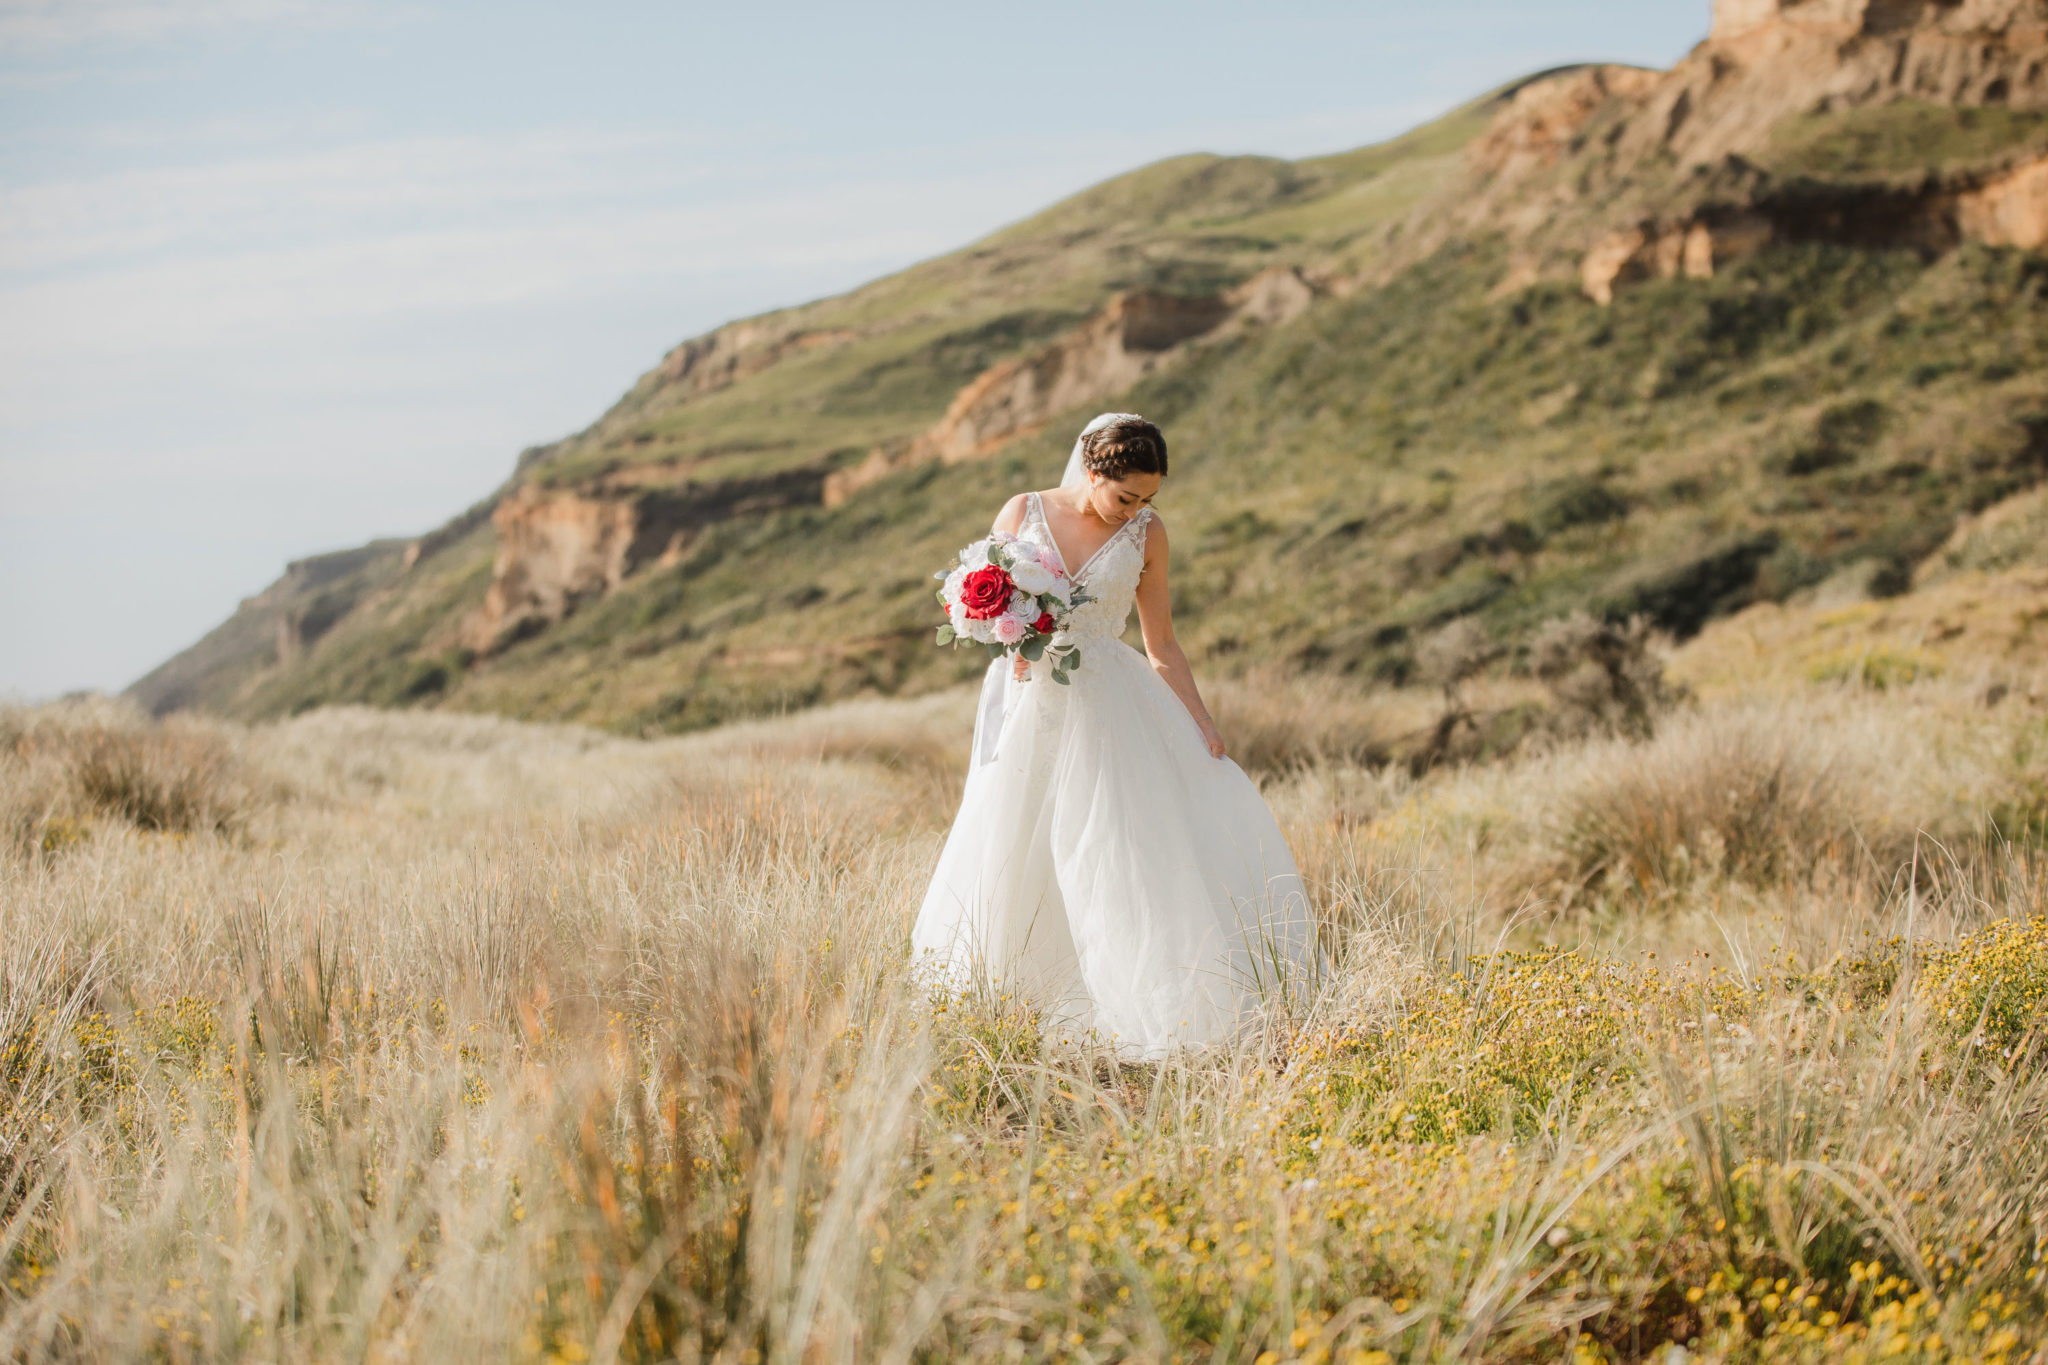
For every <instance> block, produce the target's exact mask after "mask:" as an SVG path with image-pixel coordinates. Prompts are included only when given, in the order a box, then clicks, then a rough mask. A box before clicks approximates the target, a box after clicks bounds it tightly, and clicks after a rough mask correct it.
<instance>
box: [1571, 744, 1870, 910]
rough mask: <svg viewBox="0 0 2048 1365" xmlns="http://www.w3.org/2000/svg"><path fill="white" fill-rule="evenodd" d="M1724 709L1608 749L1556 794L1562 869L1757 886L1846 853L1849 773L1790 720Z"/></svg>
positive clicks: (1653, 880) (1580, 880) (1850, 832)
mask: <svg viewBox="0 0 2048 1365" xmlns="http://www.w3.org/2000/svg"><path fill="white" fill-rule="evenodd" d="M1732 719H1733V718H1731V717H1727V716H1725V715H1724V716H1721V717H1717V718H1716V719H1715V720H1714V721H1713V722H1711V723H1707V724H1701V723H1698V722H1695V723H1693V724H1690V725H1686V726H1681V727H1674V728H1673V729H1672V730H1671V731H1670V732H1669V733H1668V734H1667V735H1666V736H1664V737H1663V738H1661V739H1659V740H1657V741H1653V742H1652V743H1650V744H1647V745H1643V746H1640V747H1637V748H1633V749H1629V750H1623V751H1617V752H1613V753H1611V754H1610V755H1608V757H1609V763H1608V764H1606V765H1603V766H1602V768H1601V769H1599V770H1596V771H1595V772H1593V773H1591V774H1589V775H1588V776H1587V778H1586V779H1585V780H1584V782H1583V783H1582V785H1581V786H1580V787H1579V788H1578V790H1576V791H1574V792H1571V793H1569V794H1568V795H1566V796H1565V800H1564V809H1563V811H1562V812H1561V813H1560V816H1559V821H1560V826H1561V839H1560V843H1561V846H1562V847H1561V851H1562V853H1563V855H1564V858H1565V860H1566V861H1565V863H1564V866H1563V867H1562V868H1561V869H1560V872H1561V874H1562V877H1563V878H1564V879H1565V880H1566V881H1568V882H1569V883H1570V884H1572V885H1574V886H1578V887H1584V888H1588V889H1594V890H1605V891H1609V892H1624V891H1625V892H1631V893H1637V894H1646V895H1656V894H1662V893H1667V892H1670V891H1672V890H1674V889H1680V888H1683V887H1684V886H1685V885H1687V884H1688V883H1689V882H1691V881H1692V880H1693V879H1694V878H1696V877H1700V876H1723V877H1727V878H1730V879H1733V880H1737V881H1743V882H1748V883H1751V884H1769V883H1771V882H1775V881H1778V880H1781V879H1783V878H1785V877H1787V876H1789V875H1792V874H1793V873H1794V872H1795V871H1797V870H1802V869H1804V868H1807V867H1809V866H1811V865H1813V864H1814V863H1816V862H1823V861H1840V860H1842V859H1844V858H1846V857H1849V856H1851V855H1852V854H1853V853H1854V851H1855V847H1856V840H1857V838H1858V836H1859V834H1863V831H1862V828H1861V827H1862V826H1863V825H1864V823H1865V822H1864V821H1863V820H1861V819H1859V816H1861V815H1862V814H1863V812H1860V811H1859V810H1858V809H1857V808H1856V806H1855V804H1854V798H1853V796H1852V795H1851V792H1850V790H1849V789H1848V786H1847V781H1848V778H1849V774H1848V773H1846V772H1844V771H1842V770H1841V769H1840V768H1839V767H1838V766H1837V765H1835V764H1834V763H1833V762H1832V761H1831V758H1830V756H1829V755H1827V754H1826V753H1824V752H1822V751H1820V750H1819V749H1818V747H1817V746H1816V745H1814V744H1813V743H1812V742H1811V741H1810V740H1809V739H1808V738H1807V737H1806V736H1804V735H1802V734H1801V733H1799V732H1798V731H1797V730H1796V729H1794V728H1792V727H1790V726H1783V725H1777V724H1772V723H1769V722H1764V723H1755V722H1752V723H1747V724H1745V723H1742V722H1741V721H1739V720H1736V721H1735V723H1732V724H1731V723H1730V722H1731V720H1732ZM1871 834H1875V835H1876V836H1877V838H1878V839H1879V840H1880V841H1881V842H1882V841H1884V840H1885V838H1886V835H1887V834H1888V831H1883V830H1871V831H1870V832H1869V833H1868V834H1863V837H1864V838H1866V839H1868V838H1869V837H1870V835H1871ZM1885 851H1886V852H1887V853H1890V852H1891V850H1890V849H1889V848H1887V849H1886V850H1885Z"/></svg>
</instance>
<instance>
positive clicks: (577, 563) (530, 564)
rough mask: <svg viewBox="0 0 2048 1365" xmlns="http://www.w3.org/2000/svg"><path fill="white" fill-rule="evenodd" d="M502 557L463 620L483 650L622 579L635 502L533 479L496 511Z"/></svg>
mask: <svg viewBox="0 0 2048 1365" xmlns="http://www.w3.org/2000/svg"><path fill="white" fill-rule="evenodd" d="M491 520H492V522H493V523H494V524H495V525H496V527H497V531H498V558H497V563H496V564H495V565H494V566H493V567H492V570H491V586H490V588H489V589H488V590H487V591H486V592H485V594H484V600H483V605H482V606H481V607H479V608H478V610H477V612H476V613H475V614H474V615H473V616H472V617H471V618H470V619H469V621H468V622H467V623H466V624H465V626H464V628H463V632H462V633H463V643H464V644H466V645H468V646H469V647H470V648H471V649H474V650H476V651H477V652H478V653H487V652H489V651H491V650H493V649H497V648H499V647H501V646H503V645H505V644H508V643H510V642H511V641H513V640H516V639H518V638H519V637H520V636H522V635H524V634H527V633H529V632H531V631H532V630H534V629H537V628H539V627H542V626H546V625H549V624H551V623H552V622H555V621H559V620H561V619H562V618H563V617H564V616H566V615H568V614H569V613H570V612H571V611H573V610H575V608H576V606H577V605H578V604H579V603H581V602H583V601H585V600H588V599H590V598H593V597H598V596H601V595H603V594H604V593H606V592H609V591H610V590H611V589H613V588H615V587H617V586H618V585H619V584H620V583H621V582H623V581H624V580H625V577H626V573H627V570H628V568H629V567H630V566H629V563H628V559H629V553H628V552H629V550H630V547H631V545H632V543H633V539H634V531H635V521H636V518H635V516H634V509H633V505H632V503H630V502H627V501H624V500H613V499H609V498H594V497H589V496H586V495H584V494H582V493H579V492H573V491H556V490H549V489H542V488H538V487H535V486H534V485H532V484H528V485H526V486H524V487H522V488H520V489H518V490H517V491H515V492H514V493H513V494H512V496H510V497H508V498H506V499H505V500H504V501H503V502H501V503H499V504H498V508H497V511H496V512H495V513H493V514H492V517H491Z"/></svg>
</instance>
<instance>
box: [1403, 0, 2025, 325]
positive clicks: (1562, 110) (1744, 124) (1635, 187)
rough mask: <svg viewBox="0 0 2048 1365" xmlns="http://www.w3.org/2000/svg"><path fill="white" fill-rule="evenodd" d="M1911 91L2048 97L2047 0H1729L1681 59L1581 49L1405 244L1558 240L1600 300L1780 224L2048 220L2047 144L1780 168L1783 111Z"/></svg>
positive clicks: (1821, 111) (2018, 232)
mask: <svg viewBox="0 0 2048 1365" xmlns="http://www.w3.org/2000/svg"><path fill="white" fill-rule="evenodd" d="M1901 100H1911V101H1916V102H1919V103H1921V104H1925V105H1946V106H1951V107H1958V108H1968V107H1973V106H2004V107H2011V108H2022V109H2048V0H1717V3H1716V5H1715V7H1714V24H1713V29H1712V32H1711V33H1710V34H1709V36H1708V38H1707V39H1706V41H1704V42H1703V43H1701V44H1700V45H1699V47H1698V48H1696V49H1695V50H1694V51H1693V52H1692V53H1691V54H1690V55H1689V56H1688V57H1687V58H1686V59H1685V60H1683V61H1681V62H1680V63H1679V64H1678V65H1677V66H1675V67H1673V68H1672V69H1671V70H1669V71H1664V72H1652V71H1641V70H1637V69H1634V68H1626V67H1611V66H1596V67H1577V68H1570V69H1566V70H1561V71H1557V72H1552V73H1547V74H1546V75H1543V76H1540V77H1536V78H1534V79H1532V80H1530V81H1528V82H1526V83H1525V84H1524V85H1523V86H1521V87H1520V88H1518V89H1517V90H1515V91H1514V92H1513V93H1512V94H1511V95H1510V96H1509V97H1508V98H1507V99H1506V100H1505V101H1504V103H1503V104H1502V107H1501V109H1500V110H1499V112H1498V113H1497V114H1496V116H1495V119H1494V123H1493V126H1492V127H1491V128H1490V129H1489V130H1488V131H1487V132H1486V133H1485V134H1484V135H1483V136H1481V137H1480V138H1478V139H1477V140H1476V141H1475V142H1474V143H1473V144H1472V145H1471V147H1470V148H1469V149H1468V151H1467V162H1468V167H1469V176H1468V179H1467V181H1466V183H1464V184H1462V185H1460V186H1458V187H1457V188H1456V189H1455V190H1454V191H1453V192H1451V193H1449V194H1447V195H1446V196H1445V197H1444V198H1443V199H1442V200H1440V201H1438V202H1436V203H1433V204H1431V205H1428V206H1426V208H1425V209H1424V210H1423V211H1422V212H1421V213H1419V214H1418V216H1417V219H1416V221H1415V222H1414V223H1412V224H1411V225H1410V233H1409V240H1408V242H1407V250H1405V251H1404V252H1402V253H1400V256H1399V259H1401V260H1407V259H1413V258H1414V256H1415V254H1416V252H1417V251H1418V250H1427V249H1430V248H1431V247H1433V246H1434V245H1436V244H1438V243H1441V242H1444V241H1448V240H1450V239H1451V238H1452V237H1455V236H1458V235H1460V234H1468V233H1472V232H1493V233H1500V234H1503V235H1505V236H1506V237H1507V239H1508V241H1509V243H1510V249H1511V257H1512V259H1513V261H1514V265H1513V266H1512V267H1511V271H1512V278H1513V280H1514V282H1515V283H1517V284H1524V283H1527V282H1530V281H1532V280H1533V279H1535V278H1538V277H1540V276H1541V275H1542V274H1543V273H1546V272H1545V269H1544V266H1543V262H1545V261H1546V260H1548V261H1552V262H1556V261H1557V259H1558V257H1559V256H1560V255H1563V256H1566V257H1568V258H1570V259H1572V260H1573V261H1574V262H1575V264H1576V267H1577V273H1578V275H1579V279H1580V283H1581V285H1582V286H1583V287H1584V289H1585V291H1586V293H1587V294H1589V295H1590V296H1591V297H1593V298H1595V299H1598V300H1601V301H1603V302H1604V301H1606V300H1608V299H1611V298H1612V297H1613V292H1614V290H1615V289H1616V288H1618V287H1621V286H1624V285H1626V284H1628V283H1630V282H1631V281H1634V280H1639V279H1649V278H1655V277H1669V276H1673V275H1687V276H1693V277H1703V276H1706V275H1710V274H1712V273H1713V270H1714V267H1715V264H1716V262H1720V261H1725V260H1728V259H1730V258H1732V257H1735V256H1739V255H1742V254H1744V253H1746V252H1750V251H1754V250H1756V249H1758V248H1760V247H1762V246H1764V245H1765V244H1767V243H1769V242H1772V241H1811V240H1834V241H1844V242H1853V243H1856V244H1859V245H1866V246H1907V247H1912V248H1915V249H1919V250H1921V251H1923V252H1938V251H1943V250H1947V249H1949V248H1950V247H1953V246H1954V245H1956V244H1957V243H1959V242H1962V241H1969V240H1974V241H1982V242H1987V243H1990V244H1994V245H2012V246H2026V247H2036V246H2040V245H2042V244H2043V241H2044V239H2048V170H2043V169H2042V165H2041V163H2040V162H2038V161H2035V162H2027V163H2025V164H2021V165H2017V166H2015V165H2006V166H1993V167H1989V168H1984V167H1975V168H1971V167H1963V168H1953V169H1951V170H1950V171H1947V172H1942V173H1938V174H1934V175H1931V176H1928V177H1927V178H1926V179H1925V180H1924V181H1923V182H1921V183H1914V184H1905V185H1901V184H1892V183H1886V182H1882V181H1880V180H1876V179H1873V180H1870V181H1868V182H1867V183H1846V184H1833V185H1812V184H1805V183H1800V182H1799V181H1797V180H1796V179H1795V180H1794V181H1793V182H1791V183H1783V182H1779V181H1774V180H1773V178H1772V176H1771V174H1770V172H1769V169H1768V166H1769V162H1770V155H1771V148H1772V144H1771V138H1772V135H1773V130H1775V129H1778V128H1780V127H1781V126H1783V125H1784V124H1785V121H1786V120H1788V119H1791V118H1795V117H1799V116H1804V115H1825V114H1839V113H1842V112H1844V111H1848V110H1852V109H1857V108H1861V107H1864V106H1871V105H1881V104H1886V103H1891V102H1895V101H1901ZM1674 172H1675V174H1674ZM1617 211H1618V212H1619V213H1621V214H1622V215H1624V216H1623V219H1622V221H1621V222H1619V223H1617V222H1615V221H1613V219H1612V218H1611V217H1609V218H1608V221H1606V222H1604V223H1603V222H1601V221H1600V217H1601V216H1602V215H1603V214H1612V213H1615V212H1617ZM1395 264H1396V265H1398V261H1396V262H1395Z"/></svg>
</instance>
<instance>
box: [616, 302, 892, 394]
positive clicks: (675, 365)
mask: <svg viewBox="0 0 2048 1365" xmlns="http://www.w3.org/2000/svg"><path fill="white" fill-rule="evenodd" d="M859 336H860V333H859V332H857V331H854V330H851V329H849V328H829V329H822V330H811V329H806V328H803V327H794V326H791V325H790V324H789V323H788V322H787V321H785V320H782V319H780V318H778V317H775V316H770V317H767V318H755V319H752V320H749V321H746V322H735V323H732V324H730V325H728V326H725V327H721V328H719V329H718V330H717V331H715V332H709V333H706V334H705V335H704V336H701V337H693V338H691V339H690V340H689V341H685V342H684V343H683V344H682V345H680V346H678V347H676V348H675V349H674V350H672V351H670V352H669V353H668V354H667V355H665V356H663V357H662V359H661V364H659V365H657V366H655V368H654V370H653V371H652V372H651V374H650V375H649V376H648V378H649V379H650V380H653V381H655V382H658V383H659V384H660V385H661V386H662V388H663V390H664V394H665V396H666V397H668V398H671V399H682V398H693V397H695V396H697V395H698V394H703V393H710V392H711V391H713V390H714V389H722V388H725V387H726V386H727V385H730V384H733V383H737V382H738V381H739V380H742V379H745V378H746V377H747V376H749V375H753V374H759V373H760V372H761V371H763V370H765V369H767V368H769V367H770V366H772V365H775V364H778V363H780V362H781V361H783V360H786V359H788V358H789V357H790V356H793V355H797V354H800V353H802V352H805V351H810V350H814V349H816V348H818V347H821V346H837V345H842V344H844V343H846V342H849V341H852V340H854V339H856V338H857V337H859Z"/></svg>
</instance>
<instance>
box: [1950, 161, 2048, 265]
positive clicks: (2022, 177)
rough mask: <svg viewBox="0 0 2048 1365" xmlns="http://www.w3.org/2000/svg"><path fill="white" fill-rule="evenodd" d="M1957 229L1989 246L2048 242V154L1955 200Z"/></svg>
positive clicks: (2029, 246) (1973, 239) (2035, 244)
mask: <svg viewBox="0 0 2048 1365" xmlns="http://www.w3.org/2000/svg"><path fill="white" fill-rule="evenodd" d="M1955 220H1956V228H1957V231H1958V232H1960V233H1961V234H1962V235H1963V236H1964V237H1966V238H1968V239H1970V240H1972V241H1977V242H1983V243H1984V244H1985V245H1987V246H2017V247H2027V248H2039V247H2042V246H2048V157H2044V158H2042V159H2041V160H2039V161H2036V162H2033V163H2032V164H2030V165H2026V166H2022V167H2020V168H2019V169H2018V170H2016V171H2013V172H2012V173H2011V174H2009V175H2004V176H2000V177H1999V178H1998V179H1996V180H1994V181H1992V182H1991V183H1990V184H1987V185H1985V186H1983V187H1982V188H1981V189H1976V190H1971V191H1969V192H1967V193H1965V194H1962V195H1960V196H1959V197H1958V198H1957V201H1956V207H1955Z"/></svg>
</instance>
